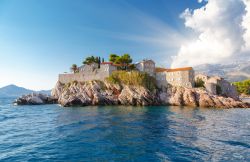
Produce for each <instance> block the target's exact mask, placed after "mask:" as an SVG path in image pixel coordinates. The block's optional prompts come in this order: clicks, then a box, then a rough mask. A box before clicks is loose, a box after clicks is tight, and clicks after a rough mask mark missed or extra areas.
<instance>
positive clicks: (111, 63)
mask: <svg viewBox="0 0 250 162" xmlns="http://www.w3.org/2000/svg"><path fill="white" fill-rule="evenodd" d="M101 64H103V65H105V64H108V65H113V66H125V64H114V63H113V62H101Z"/></svg>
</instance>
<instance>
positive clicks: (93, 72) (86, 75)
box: [59, 62, 117, 84]
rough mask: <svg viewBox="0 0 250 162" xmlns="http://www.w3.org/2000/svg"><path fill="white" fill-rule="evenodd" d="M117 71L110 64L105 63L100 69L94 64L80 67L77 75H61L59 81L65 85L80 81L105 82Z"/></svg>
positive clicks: (115, 67)
mask: <svg viewBox="0 0 250 162" xmlns="http://www.w3.org/2000/svg"><path fill="white" fill-rule="evenodd" d="M116 70H117V66H115V65H113V64H112V63H110V62H103V63H101V64H100V68H98V64H96V63H93V64H90V65H87V64H86V65H82V66H81V67H79V73H75V74H59V81H60V82H61V83H63V84H66V83H69V82H72V81H78V82H84V81H90V80H101V81H103V80H104V79H105V78H106V77H109V76H110V75H111V74H112V72H113V71H116Z"/></svg>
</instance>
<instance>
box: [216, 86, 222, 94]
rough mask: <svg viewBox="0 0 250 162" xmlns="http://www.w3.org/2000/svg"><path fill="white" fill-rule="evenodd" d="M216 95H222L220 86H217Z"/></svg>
mask: <svg viewBox="0 0 250 162" xmlns="http://www.w3.org/2000/svg"><path fill="white" fill-rule="evenodd" d="M216 94H218V95H221V94H222V89H221V87H220V86H219V85H216Z"/></svg>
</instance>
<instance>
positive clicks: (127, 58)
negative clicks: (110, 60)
mask: <svg viewBox="0 0 250 162" xmlns="http://www.w3.org/2000/svg"><path fill="white" fill-rule="evenodd" d="M132 61H133V60H132V58H131V57H130V55H129V54H124V55H122V56H121V59H120V62H121V64H122V65H123V66H124V68H125V69H126V70H127V69H128V65H129V64H131V63H132Z"/></svg>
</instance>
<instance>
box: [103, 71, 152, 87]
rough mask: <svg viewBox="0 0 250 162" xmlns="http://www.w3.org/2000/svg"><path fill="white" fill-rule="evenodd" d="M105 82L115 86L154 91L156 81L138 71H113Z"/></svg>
mask: <svg viewBox="0 0 250 162" xmlns="http://www.w3.org/2000/svg"><path fill="white" fill-rule="evenodd" d="M107 81H109V82H111V83H115V84H125V85H136V86H143V87H145V88H147V89H149V90H154V89H156V80H155V78H154V77H151V76H150V75H148V74H147V73H142V72H138V71H130V72H127V71H114V72H113V73H112V75H111V76H109V77H108V78H107Z"/></svg>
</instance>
